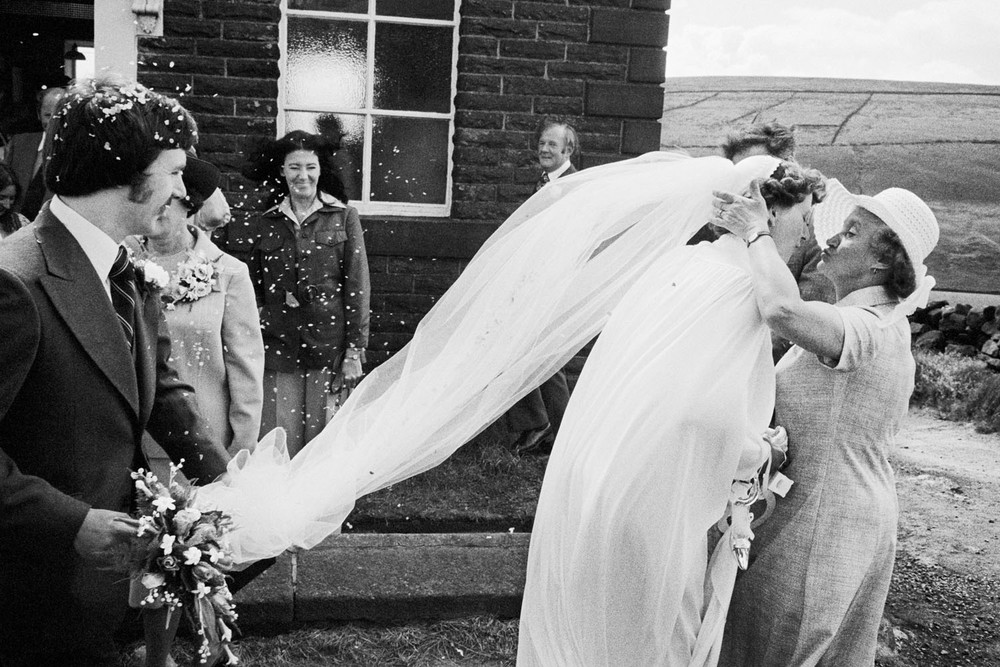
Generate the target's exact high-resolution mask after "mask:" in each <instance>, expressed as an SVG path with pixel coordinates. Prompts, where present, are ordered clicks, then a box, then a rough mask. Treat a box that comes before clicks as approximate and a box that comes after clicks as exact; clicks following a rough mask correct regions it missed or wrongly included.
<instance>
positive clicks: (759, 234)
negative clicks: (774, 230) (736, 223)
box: [747, 231, 771, 248]
mask: <svg viewBox="0 0 1000 667" xmlns="http://www.w3.org/2000/svg"><path fill="white" fill-rule="evenodd" d="M762 236H771V232H767V231H759V232H754V233H753V235H752V236H751V237H750V238H748V239H747V247H748V248H749V247H750V246H751V245H753V243H754V242H756V241H758V240H760V237H762Z"/></svg>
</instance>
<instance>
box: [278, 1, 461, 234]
mask: <svg viewBox="0 0 1000 667" xmlns="http://www.w3.org/2000/svg"><path fill="white" fill-rule="evenodd" d="M375 2H376V0H368V12H367V14H351V13H344V12H324V11H317V10H305V9H289V8H288V0H281V20H280V21H279V24H278V40H279V47H280V50H281V55H280V57H279V61H278V64H279V68H280V73H279V76H278V105H277V107H278V117H277V122H276V126H277V134H278V136H279V137H280V136H283V135H284V134H285V132H286V129H285V128H286V122H285V116H286V114H287V113H288V112H295V111H301V112H325V113H342V114H351V115H363V116H364V119H365V120H364V128H365V129H364V133H365V137H364V152H363V156H362V170H361V171H362V186H361V193H362V198H361V200H359V201H352V202H351V204H352V205H353V206H355V207H356V208H357V209H358V212H360V213H362V214H364V215H400V216H428V217H447V216H449V215H451V204H452V197H451V191H452V170H453V169H454V143H455V96H456V95H457V93H458V42H459V33H458V27H459V20H460V17H461V13H460V7H461V0H454V4H455V12H454V14H453V17H452V20H450V21H447V20H441V19H419V18H410V17H401V16H381V15H376V13H375ZM290 16H295V17H306V18H323V19H332V20H341V21H359V22H360V21H366V22H367V24H368V43H367V46H366V59H367V63H366V64H367V67H368V72H367V77H368V78H367V84H366V86H367V87H366V91H365V96H366V97H365V103H364V106H363V107H362V108H360V109H359V108H351V109H348V108H344V107H337V106H322V107H308V108H306V107H302V106H299V105H288V104H286V101H285V91H286V84H287V72H288V18H289V17H290ZM376 16H377V19H378V22H379V23H397V24H406V25H421V26H429V27H451V28H452V59H451V100H450V109H449V111H448V112H446V113H445V112H431V111H392V110H384V109H375V108H373V107H372V103H373V100H374V99H375V94H374V93H375V91H374V86H375V23H376ZM376 116H389V117H405V118H426V119H433V120H448V140H447V151H448V156H447V167H446V170H447V174H446V182H445V193H444V194H445V201H444V203H443V204H412V203H405V202H384V201H371V200H370V197H371V171H372V169H371V167H372V136H373V127H374V123H373V119H374V118H375V117H376Z"/></svg>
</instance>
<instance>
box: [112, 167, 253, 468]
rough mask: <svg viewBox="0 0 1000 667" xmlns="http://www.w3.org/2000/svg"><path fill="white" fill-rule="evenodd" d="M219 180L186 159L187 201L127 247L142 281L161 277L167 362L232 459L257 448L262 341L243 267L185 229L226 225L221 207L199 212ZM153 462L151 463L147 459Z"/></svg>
mask: <svg viewBox="0 0 1000 667" xmlns="http://www.w3.org/2000/svg"><path fill="white" fill-rule="evenodd" d="M219 178H220V175H219V171H218V170H217V169H216V168H215V167H214V166H212V165H210V164H209V163H207V162H204V161H202V160H199V159H197V158H193V157H189V158H188V163H187V167H186V168H185V170H184V184H185V187H186V188H187V191H188V197H187V199H186V200H184V201H173V202H171V203H170V205H169V206H168V207H167V209H166V211H165V212H164V213H163V216H164V220H165V221H166V222H167V223H168V224H167V225H165V226H164V232H163V234H161V235H158V236H155V237H153V236H149V237H141V238H136V237H133V238H131V239H130V245H131V248H132V249H133V252H134V254H135V259H136V260H137V263H141V264H144V268H145V274H146V275H147V276H152V275H155V274H156V273H158V271H157V270H156V267H160V268H161V269H162V270H163V271H165V272H166V273H167V274H169V282H168V283H167V284H166V285H165V286H164V287H163V288H162V289H161V299H162V300H163V308H164V315H165V317H166V320H167V325H168V327H169V329H170V338H171V343H172V350H171V358H172V360H173V361H174V364H175V367H176V368H177V372H178V374H179V375H180V376H181V378H182V379H183V380H184V381H185V382H188V383H190V384H191V385H192V386H193V387H194V388H195V391H196V393H197V396H198V406H199V408H200V410H201V413H202V415H203V416H204V417H205V420H206V421H207V422H208V423H209V424H211V426H212V430H213V434H214V435H213V437H214V439H215V440H216V441H217V442H218V443H219V444H220V445H222V446H223V447H225V448H226V449H228V450H229V451H230V452H231V453H235V452H236V451H237V450H239V449H253V447H254V445H256V443H257V436H258V434H259V431H260V416H261V407H262V405H263V400H264V398H263V397H264V387H263V377H264V341H263V338H262V337H261V332H260V320H259V317H258V314H257V303H256V299H255V297H254V292H253V285H252V284H251V282H250V273H249V270H248V269H247V266H246V265H245V264H244V263H243V262H241V261H239V260H238V259H236V258H234V257H232V256H230V255H227V254H226V253H224V252H222V251H221V250H219V248H218V247H217V246H216V245H215V244H214V243H212V240H211V238H209V235H208V233H207V232H205V231H203V230H202V229H200V228H199V227H198V226H195V225H194V224H191V223H192V222H193V221H194V220H196V219H199V217H200V218H205V217H206V215H207V214H208V213H212V215H211V216H209V217H210V218H211V219H207V218H206V219H204V220H202V221H201V223H200V224H202V225H203V226H205V227H213V226H218V225H217V223H218V222H219V220H216V218H221V220H223V221H224V220H225V219H226V218H228V206H219V205H211V206H209V207H208V208H206V209H205V210H204V211H201V210H200V209H201V208H202V205H203V204H204V203H205V202H206V201H208V202H215V201H216V200H218V199H219V198H220V195H221V191H220V190H219V188H218V184H219ZM222 199H223V202H224V198H222ZM203 213H204V214H205V215H203ZM165 277H166V276H165ZM150 444H151V443H149V442H147V445H150ZM153 449H154V452H155V450H156V449H158V448H155V447H154V448H153ZM148 451H149V450H148V449H147V452H148ZM153 458H159V457H157V456H156V454H155V453H153Z"/></svg>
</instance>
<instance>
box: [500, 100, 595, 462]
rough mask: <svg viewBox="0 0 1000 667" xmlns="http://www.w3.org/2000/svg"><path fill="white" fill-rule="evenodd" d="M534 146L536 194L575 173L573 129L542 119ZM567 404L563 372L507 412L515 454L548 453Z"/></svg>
mask: <svg viewBox="0 0 1000 667" xmlns="http://www.w3.org/2000/svg"><path fill="white" fill-rule="evenodd" d="M535 144H536V146H537V147H538V164H539V166H540V167H541V168H542V171H541V174H540V175H539V179H538V182H537V183H536V184H535V192H538V191H539V190H541V189H542V188H543V187H545V186H547V185H548V184H549V183H552V182H553V181H556V180H558V179H559V178H562V177H564V176H568V175H570V174H574V173H576V167H574V166H573V163H572V161H571V158H572V157H573V155H576V154H578V152H579V140H578V138H577V135H576V130H575V129H574V128H573V126H572V125H570V124H569V123H566V122H563V121H560V120H556V119H553V118H544V119H542V122H541V123H539V125H538V129H537V130H536V131H535ZM568 403H569V385H568V384H567V382H566V373H565V371H563V370H562V369H560V370H558V371H556V373H555V375H553V376H552V377H550V378H549V379H548V380H546V381H545V382H543V383H542V385H541V386H540V387H538V388H536V389H534V390H532V391H531V392H530V393H529V394H528V395H527V396H525V397H524V398H522V399H521V400H520V401H518V402H517V403H515V404H514V406H513V407H511V409H510V410H509V411H508V412H507V427H508V429H509V430H510V431H511V432H512V433H514V434H516V436H515V440H514V444H513V448H514V451H516V452H518V453H519V454H529V453H530V454H547V453H548V452H549V451H551V449H552V443H553V441H554V440H555V437H556V433H557V432H558V430H559V424H560V423H561V422H562V417H563V413H564V412H566V405H567V404H568Z"/></svg>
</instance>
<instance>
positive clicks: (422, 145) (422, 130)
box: [371, 117, 448, 204]
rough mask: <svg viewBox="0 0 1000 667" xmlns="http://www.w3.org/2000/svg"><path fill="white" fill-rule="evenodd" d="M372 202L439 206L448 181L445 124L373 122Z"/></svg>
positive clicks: (419, 120) (403, 120)
mask: <svg viewBox="0 0 1000 667" xmlns="http://www.w3.org/2000/svg"><path fill="white" fill-rule="evenodd" d="M374 121H375V123H374V137H373V138H372V192H371V198H372V200H373V201H386V202H408V203H416V204H443V203H444V202H445V187H446V184H447V181H448V121H447V120H429V119H426V118H386V117H376V118H375V119H374Z"/></svg>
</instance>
